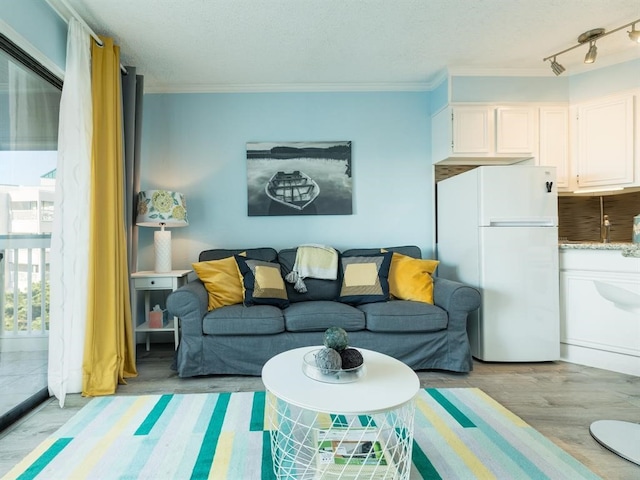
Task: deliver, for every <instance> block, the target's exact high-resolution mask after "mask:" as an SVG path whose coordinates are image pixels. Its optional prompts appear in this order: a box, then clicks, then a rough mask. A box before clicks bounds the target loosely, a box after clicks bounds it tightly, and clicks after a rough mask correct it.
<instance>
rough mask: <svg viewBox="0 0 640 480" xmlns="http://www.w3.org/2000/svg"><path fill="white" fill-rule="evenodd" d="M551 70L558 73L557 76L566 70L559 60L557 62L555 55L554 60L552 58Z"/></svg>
mask: <svg viewBox="0 0 640 480" xmlns="http://www.w3.org/2000/svg"><path fill="white" fill-rule="evenodd" d="M551 70H552V71H553V73H555V74H556V76H558V75H560V74H562V72H564V71H565V70H566V69H565V68H564V67H563V66H562V65H560V64H559V63H558V62H556V57H553V60H551Z"/></svg>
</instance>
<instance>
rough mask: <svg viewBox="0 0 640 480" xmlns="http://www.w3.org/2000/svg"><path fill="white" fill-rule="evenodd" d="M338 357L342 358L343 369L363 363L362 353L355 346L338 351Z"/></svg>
mask: <svg viewBox="0 0 640 480" xmlns="http://www.w3.org/2000/svg"><path fill="white" fill-rule="evenodd" d="M340 358H341V359H342V368H343V369H344V370H347V369H350V368H356V367H359V366H360V365H362V364H363V363H364V358H362V354H361V353H360V352H359V351H358V350H356V349H355V348H345V349H344V350H342V351H341V352H340Z"/></svg>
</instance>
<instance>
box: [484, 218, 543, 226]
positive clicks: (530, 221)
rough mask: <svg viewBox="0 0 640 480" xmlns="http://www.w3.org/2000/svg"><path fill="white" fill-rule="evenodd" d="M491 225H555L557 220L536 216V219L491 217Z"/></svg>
mask: <svg viewBox="0 0 640 480" xmlns="http://www.w3.org/2000/svg"><path fill="white" fill-rule="evenodd" d="M489 226H490V227H555V226H556V221H555V219H553V218H535V219H508V218H501V219H491V220H489Z"/></svg>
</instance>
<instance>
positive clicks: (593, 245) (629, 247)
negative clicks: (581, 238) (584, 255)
mask: <svg viewBox="0 0 640 480" xmlns="http://www.w3.org/2000/svg"><path fill="white" fill-rule="evenodd" d="M558 247H559V248H560V249H561V250H620V251H621V252H622V256H623V257H639V258H640V244H638V243H631V242H612V243H601V242H560V243H558Z"/></svg>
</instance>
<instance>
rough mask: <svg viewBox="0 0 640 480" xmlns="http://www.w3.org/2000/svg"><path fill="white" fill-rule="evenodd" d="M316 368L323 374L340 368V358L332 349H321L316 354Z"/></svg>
mask: <svg viewBox="0 0 640 480" xmlns="http://www.w3.org/2000/svg"><path fill="white" fill-rule="evenodd" d="M316 366H317V367H318V368H319V369H320V371H321V372H322V373H324V374H327V373H331V371H332V370H340V369H341V368H342V358H340V354H339V353H338V352H337V351H335V350H334V349H333V348H323V349H320V350H319V351H318V353H316Z"/></svg>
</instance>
